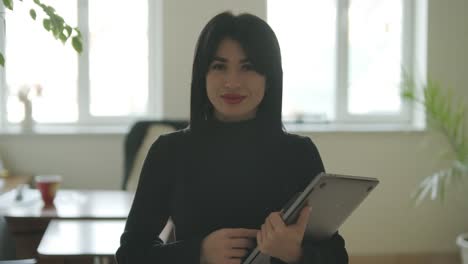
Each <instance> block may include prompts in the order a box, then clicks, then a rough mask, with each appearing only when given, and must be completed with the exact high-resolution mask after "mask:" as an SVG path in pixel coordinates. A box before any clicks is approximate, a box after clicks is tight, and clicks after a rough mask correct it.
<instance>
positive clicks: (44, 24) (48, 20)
mask: <svg viewBox="0 0 468 264" xmlns="http://www.w3.org/2000/svg"><path fill="white" fill-rule="evenodd" d="M42 25H43V26H44V28H45V29H46V30H47V31H50V19H47V18H44V20H43V21H42Z"/></svg>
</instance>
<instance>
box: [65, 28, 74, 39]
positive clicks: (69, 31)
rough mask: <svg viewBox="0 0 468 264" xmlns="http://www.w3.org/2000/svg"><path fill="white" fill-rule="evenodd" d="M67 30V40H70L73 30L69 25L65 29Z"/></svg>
mask: <svg viewBox="0 0 468 264" xmlns="http://www.w3.org/2000/svg"><path fill="white" fill-rule="evenodd" d="M65 30H66V31H67V39H68V38H69V37H70V36H71V33H72V31H73V29H72V28H71V27H70V26H69V25H67V26H66V27H65Z"/></svg>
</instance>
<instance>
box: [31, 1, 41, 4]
mask: <svg viewBox="0 0 468 264" xmlns="http://www.w3.org/2000/svg"><path fill="white" fill-rule="evenodd" d="M33 2H34V3H35V4H36V5H40V4H41V2H39V0H34V1H33Z"/></svg>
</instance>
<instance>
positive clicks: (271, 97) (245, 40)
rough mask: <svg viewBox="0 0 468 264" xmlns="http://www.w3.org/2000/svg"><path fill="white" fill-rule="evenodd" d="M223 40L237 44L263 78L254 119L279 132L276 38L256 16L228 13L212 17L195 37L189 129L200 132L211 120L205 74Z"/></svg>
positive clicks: (280, 74)
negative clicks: (261, 96) (261, 90)
mask: <svg viewBox="0 0 468 264" xmlns="http://www.w3.org/2000/svg"><path fill="white" fill-rule="evenodd" d="M225 38H230V39H233V40H235V41H237V42H239V44H240V45H241V47H242V48H243V50H244V52H245V53H246V55H247V58H249V60H250V62H251V63H252V65H253V67H254V69H255V71H257V72H258V73H259V74H261V75H263V76H265V79H266V84H265V96H264V98H263V100H262V102H261V103H260V105H259V107H258V110H257V116H256V120H257V121H258V122H259V124H260V126H261V128H265V129H268V130H269V131H270V132H273V133H274V132H280V131H282V122H281V109H282V97H283V69H282V67H281V52H280V47H279V44H278V40H277V38H276V35H275V33H274V32H273V30H272V29H271V27H270V26H269V25H268V24H267V23H266V22H265V21H263V20H262V19H260V18H259V17H257V16H254V15H251V14H240V15H238V16H235V15H233V14H232V13H230V12H224V13H221V14H218V15H216V16H215V17H214V18H212V19H211V20H210V21H209V22H208V24H207V25H206V26H205V28H203V30H202V32H201V34H200V37H199V38H198V42H197V47H196V50H195V57H194V61H193V70H192V84H191V102H190V127H191V129H192V130H200V129H201V128H202V127H203V124H204V123H205V122H206V120H207V119H209V118H211V117H212V114H213V113H212V105H211V103H210V101H209V99H208V95H207V93H206V75H207V72H208V68H209V65H210V64H211V62H212V61H213V58H214V56H215V54H216V51H217V49H218V46H219V43H220V42H221V41H222V40H223V39H225Z"/></svg>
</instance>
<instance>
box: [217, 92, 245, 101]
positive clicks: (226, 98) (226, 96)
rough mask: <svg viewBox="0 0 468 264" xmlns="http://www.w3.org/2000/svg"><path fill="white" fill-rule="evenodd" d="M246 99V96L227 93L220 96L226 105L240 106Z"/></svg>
mask: <svg viewBox="0 0 468 264" xmlns="http://www.w3.org/2000/svg"><path fill="white" fill-rule="evenodd" d="M246 97H247V96H243V95H240V94H235V93H227V94H223V95H221V98H223V100H224V102H225V103H227V104H240V103H241V102H242V101H243V100H244V99H245V98H246Z"/></svg>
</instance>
